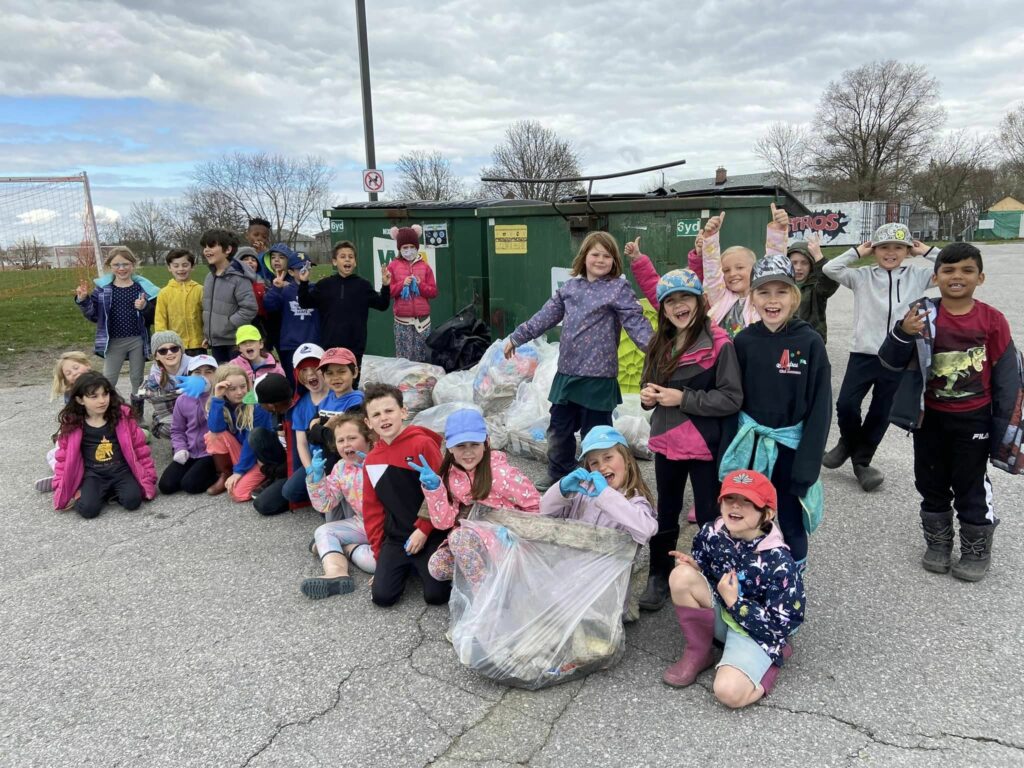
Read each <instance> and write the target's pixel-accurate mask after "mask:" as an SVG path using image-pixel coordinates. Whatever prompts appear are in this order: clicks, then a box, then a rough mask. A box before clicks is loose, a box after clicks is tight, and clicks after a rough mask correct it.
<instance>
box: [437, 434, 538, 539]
mask: <svg viewBox="0 0 1024 768" xmlns="http://www.w3.org/2000/svg"><path fill="white" fill-rule="evenodd" d="M475 475H476V473H475V472H474V473H473V474H472V475H470V474H468V473H467V472H466V471H465V470H463V469H459V468H458V467H455V466H453V467H452V468H451V471H450V472H449V473H448V482H447V485H448V488H449V489H450V490H451V492H452V502H449V501H448V492H447V491H446V490H445V483H443V482H442V483H441V485H440V487H439V488H438V489H437V490H436V491H430V490H427V489H426V488H424V489H423V496H424V497H425V498H426V501H427V509H428V510H429V511H430V522H432V523H433V524H434V527H435V528H438V529H440V530H445V529H448V528H452V527H453V526H454V525H455V523H456V521H457V520H458V519H459V511H460V508H461V506H462V505H464V504H465V505H472V504H482V505H483V506H485V507H492V508H494V509H515V510H518V511H519V512H537V511H538V510H539V509H540V494H539V493H538V492H537V489H536V488H534V487H533V483H532V482H530V478H528V477H527V476H526V475H524V474H523V473H522V472H520V471H519V470H518V469H516V468H515V467H513V466H512V465H511V464H509V463H508V458H506V456H505V454H504V453H502V452H501V451H491V492H490V493H489V494H488V495H487V498H485V499H481V500H480V501H476V500H475V499H474V498H473V496H472V487H473V477H474V476H475Z"/></svg>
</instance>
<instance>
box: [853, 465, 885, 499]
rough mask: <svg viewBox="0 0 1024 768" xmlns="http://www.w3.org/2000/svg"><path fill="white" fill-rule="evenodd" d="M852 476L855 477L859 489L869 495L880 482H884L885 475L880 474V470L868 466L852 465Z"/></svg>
mask: <svg viewBox="0 0 1024 768" xmlns="http://www.w3.org/2000/svg"><path fill="white" fill-rule="evenodd" d="M853 474H855V475H856V476H857V482H858V483H860V489H861V490H862V491H868V492H869V493H870V492H871V491H873V490H875V489H876V488H877V487H878V486H880V485H881V484H882V481H883V480H885V475H883V474H882V472H881V470H878V469H875V468H874V467H872V466H871V465H870V464H854V465H853Z"/></svg>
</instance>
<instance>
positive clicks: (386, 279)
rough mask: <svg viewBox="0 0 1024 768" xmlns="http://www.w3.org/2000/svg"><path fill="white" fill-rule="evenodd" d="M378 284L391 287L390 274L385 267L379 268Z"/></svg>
mask: <svg viewBox="0 0 1024 768" xmlns="http://www.w3.org/2000/svg"><path fill="white" fill-rule="evenodd" d="M380 284H381V285H391V272H389V271H388V268H387V266H382V267H381V268H380Z"/></svg>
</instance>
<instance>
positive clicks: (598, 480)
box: [587, 472, 608, 498]
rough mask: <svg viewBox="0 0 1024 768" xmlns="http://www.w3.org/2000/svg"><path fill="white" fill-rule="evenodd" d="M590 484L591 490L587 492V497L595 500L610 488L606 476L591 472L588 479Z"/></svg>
mask: <svg viewBox="0 0 1024 768" xmlns="http://www.w3.org/2000/svg"><path fill="white" fill-rule="evenodd" d="M587 480H588V481H589V482H590V490H589V491H587V496H590V497H591V498H594V497H596V496H600V495H601V491H603V490H604V489H605V488H607V487H608V481H607V480H605V479H604V475H602V474H601V473H600V472H591V473H590V475H589V476H588V477H587Z"/></svg>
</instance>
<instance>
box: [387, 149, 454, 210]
mask: <svg viewBox="0 0 1024 768" xmlns="http://www.w3.org/2000/svg"><path fill="white" fill-rule="evenodd" d="M396 165H397V167H398V172H399V173H400V174H401V179H400V181H399V182H398V185H397V187H396V189H395V197H396V199H399V200H459V199H462V198H464V197H465V195H466V185H465V184H463V182H462V179H460V178H459V177H458V176H456V175H455V172H454V171H452V164H451V162H450V161H449V160H448V158H446V157H445V156H444V155H442V154H441V153H440V152H429V153H428V152H423V151H421V150H416V151H414V152H410V153H408V154H405V155H402V156H401V157H399V158H398V162H397V163H396Z"/></svg>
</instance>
